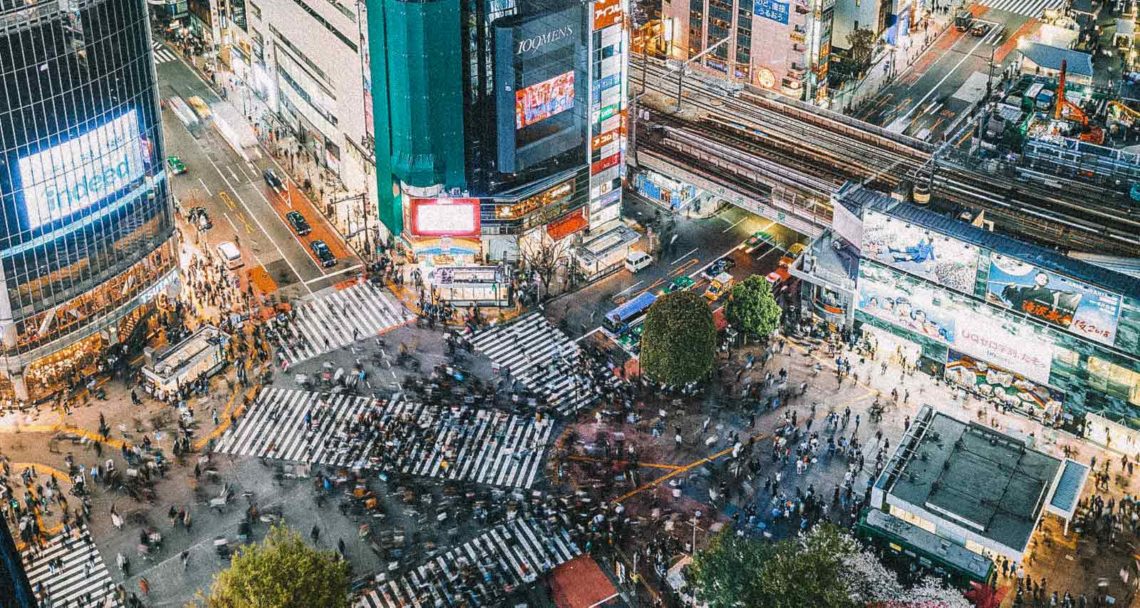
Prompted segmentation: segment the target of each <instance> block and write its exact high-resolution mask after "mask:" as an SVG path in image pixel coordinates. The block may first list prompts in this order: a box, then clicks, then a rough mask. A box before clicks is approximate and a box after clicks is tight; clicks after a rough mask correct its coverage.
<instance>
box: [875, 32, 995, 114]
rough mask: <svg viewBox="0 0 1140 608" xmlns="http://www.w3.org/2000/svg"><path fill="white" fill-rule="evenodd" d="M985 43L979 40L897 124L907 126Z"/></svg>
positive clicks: (983, 40)
mask: <svg viewBox="0 0 1140 608" xmlns="http://www.w3.org/2000/svg"><path fill="white" fill-rule="evenodd" d="M983 42H985V39H984V38H983V39H980V40H978V42H977V44H975V45H974V48H972V49H970V52H969V53H966V54H964V55H962V58H961V59H959V60H958V63H956V64H954V67H952V68H950V71H948V72H946V75H945V76H943V77H942V80H939V81H938V84H936V85H934V86H933V87H931V88H930V90H929V91H927V92H926V95H923V96H922V99H920V100H918V103H916V104H914V105H913V106H911V109H910V110H909V111H908V112H907V113H906V114H904V115H903V116H902V117H900V118H897V119H895V122H896V123H898V124H907V120H909V119H910V115H911V114H914V111H915V110H917V109H918V108H919V107H921V106H922V104H924V103H926V100H927V99H929V98H930V96H931V95H933V94H934V92H935V91H937V90H938V89H939V88H940V87H941V86H942V85H943V83H945V82H946V80H947V79H949V78H950V77H951V76H953V75H954V72H957V71H958V68H960V67H962V64H963V63H966V60H967V59H970V58H972V57H973V56H974V51H976V50H978V47H980V46H982V43H983Z"/></svg>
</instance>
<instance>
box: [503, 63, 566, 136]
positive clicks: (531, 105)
mask: <svg viewBox="0 0 1140 608" xmlns="http://www.w3.org/2000/svg"><path fill="white" fill-rule="evenodd" d="M573 107H574V72H573V71H570V72H566V73H565V74H559V75H558V76H555V77H554V78H551V79H550V80H544V81H542V82H538V83H535V84H532V85H530V86H529V87H526V88H525V89H522V90H520V91H515V129H521V128H523V127H526V126H528V125H533V124H534V123H536V122H539V121H542V120H546V119H547V118H550V117H551V116H554V115H555V114H559V113H562V112H565V111H566V110H569V109H571V108H573Z"/></svg>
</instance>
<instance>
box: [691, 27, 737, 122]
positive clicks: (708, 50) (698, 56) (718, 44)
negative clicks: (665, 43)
mask: <svg viewBox="0 0 1140 608" xmlns="http://www.w3.org/2000/svg"><path fill="white" fill-rule="evenodd" d="M730 40H732V38H725V39H724V40H721V41H720V42H718V43H716V44H714V45H712V46H710V47H709V48H707V49H705V50H703V51H701V52H700V53H697V54H696V55H695V56H693V58H692V59H689V60H687V61H685V62H684V63H682V64H681V67H679V68H678V69H677V111H680V110H681V84H682V83H683V82H684V80H685V67H686V66H688V65H689V64H690V63H692V62H694V61H696V60H698V59H700V58H701V57H704V56H705V55H708V54H709V53H711V52H712V51H714V50H716V48H717V47H719V46H720V45H722V44H724V43H726V42H728V41H730Z"/></svg>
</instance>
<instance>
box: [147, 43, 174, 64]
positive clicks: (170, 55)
mask: <svg viewBox="0 0 1140 608" xmlns="http://www.w3.org/2000/svg"><path fill="white" fill-rule="evenodd" d="M150 48H152V49H154V62H155V63H166V62H168V61H174V60H176V59H178V56H177V55H175V54H174V51H172V50H170V49H168V48H166V46H164V45H163V44H162V43H161V42H151V43H150Z"/></svg>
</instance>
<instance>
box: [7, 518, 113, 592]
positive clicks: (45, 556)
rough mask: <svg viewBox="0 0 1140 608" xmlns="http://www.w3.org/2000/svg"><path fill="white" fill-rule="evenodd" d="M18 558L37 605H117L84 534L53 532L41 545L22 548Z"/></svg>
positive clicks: (104, 569) (104, 570)
mask: <svg viewBox="0 0 1140 608" xmlns="http://www.w3.org/2000/svg"><path fill="white" fill-rule="evenodd" d="M21 557H22V559H23V562H24V571H25V572H27V574H28V582H30V583H31V585H32V591H33V592H35V593H36V594H37V597H38V598H39V599H40V602H39V605H41V606H84V607H87V606H92V607H98V608H103V607H107V608H111V607H117V606H120V604H119V602H118V601H117V599H116V598H115V594H114V588H115V582H114V581H113V580H112V579H111V573H110V571H109V570H107V565H106V564H105V563H103V558H102V557H101V556H100V555H99V549H98V548H96V547H95V543H93V542H92V541H91V538H90V536H88V535H87V534H86V533H84V534H83V536H82V537H81V538H71V537H69V536H68V535H65V534H59V535H56V536H55V537H54V538H52V539H51V540H50V541H48V543H47V545H45V546H44V547H42V548H38V549H36V548H28V549H25V550H24V551H23V553H22V554H21Z"/></svg>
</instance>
